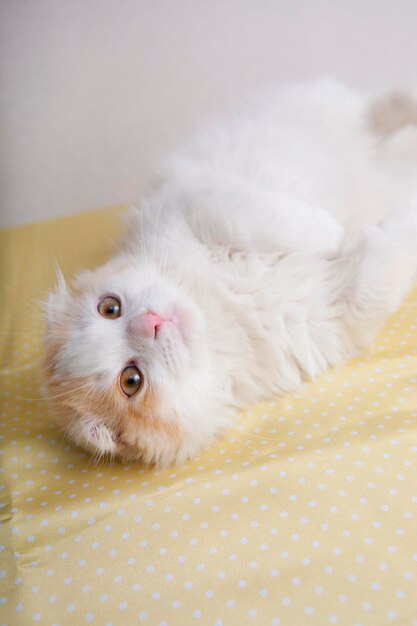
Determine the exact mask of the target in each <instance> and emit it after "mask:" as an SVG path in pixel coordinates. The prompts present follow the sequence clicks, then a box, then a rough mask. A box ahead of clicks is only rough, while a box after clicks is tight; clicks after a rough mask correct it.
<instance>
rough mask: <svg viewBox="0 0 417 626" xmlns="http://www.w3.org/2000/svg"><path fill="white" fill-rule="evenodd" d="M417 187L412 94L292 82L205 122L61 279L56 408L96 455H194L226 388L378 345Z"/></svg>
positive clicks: (51, 342) (397, 291)
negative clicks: (110, 254) (369, 94)
mask: <svg viewBox="0 0 417 626" xmlns="http://www.w3.org/2000/svg"><path fill="white" fill-rule="evenodd" d="M416 199H417V106H416V105H415V104H414V102H413V101H412V99H410V98H408V97H400V96H392V97H387V98H385V99H384V98H383V99H381V100H377V101H374V100H370V99H368V98H366V97H363V96H361V95H358V94H356V93H352V92H351V91H349V90H348V89H347V88H346V87H344V86H342V85H340V84H337V83H334V82H331V81H319V82H316V83H313V84H304V85H291V86H284V87H279V88H274V89H270V90H268V91H266V92H265V93H263V94H262V96H260V97H258V98H256V99H253V101H252V102H250V103H248V104H246V105H245V106H241V108H240V111H239V113H237V114H236V115H234V116H230V117H228V118H227V119H224V120H222V121H218V122H216V123H212V124H211V125H208V126H206V127H205V128H204V129H202V131H200V132H199V133H197V134H196V135H195V136H194V137H192V138H191V139H190V140H189V141H188V142H185V144H184V145H182V146H181V147H180V148H179V149H178V150H177V151H176V152H175V153H174V154H173V155H172V156H171V157H170V158H168V159H167V161H166V163H165V165H164V173H163V177H162V180H161V183H160V185H159V187H158V189H157V190H156V191H155V192H153V193H152V194H151V195H150V196H149V197H148V198H147V199H145V200H144V201H143V202H142V203H141V206H140V208H139V209H137V210H136V211H134V212H133V213H132V214H131V215H130V218H129V221H128V226H127V232H126V236H125V238H124V240H123V242H122V244H121V246H120V249H119V252H118V254H117V255H116V256H115V257H114V258H112V259H111V260H110V261H109V262H108V263H107V264H106V265H104V266H103V267H100V268H98V269H97V270H95V271H93V272H91V271H87V272H83V273H82V274H80V275H79V276H78V277H77V278H76V279H75V281H74V283H73V285H72V287H71V288H69V287H67V286H66V284H65V282H64V280H63V279H62V278H61V279H60V280H59V285H58V287H57V289H56V291H55V292H54V293H52V294H51V295H50V298H49V302H48V307H47V308H48V315H47V317H48V321H47V331H46V338H45V345H46V359H45V368H44V370H45V380H46V383H47V388H48V395H50V396H53V397H54V405H53V414H54V416H56V418H57V419H58V420H59V423H60V424H61V425H62V427H63V428H65V429H66V431H67V433H68V434H69V436H70V437H71V438H72V439H73V440H74V441H75V442H76V443H77V444H80V445H81V446H83V447H86V448H87V449H89V450H91V451H94V452H96V453H97V454H98V455H102V454H109V455H111V456H114V455H118V456H121V457H123V458H125V459H140V460H142V461H143V462H145V463H148V464H157V465H159V466H165V465H169V464H172V463H183V462H184V461H185V460H186V459H187V458H188V457H193V456H195V455H196V454H197V453H198V452H199V451H200V450H201V449H202V448H206V447H207V446H209V445H210V443H211V442H212V441H213V439H214V438H215V436H217V435H218V434H219V433H221V431H222V427H223V426H224V425H225V424H226V423H227V422H228V419H229V418H228V416H229V411H227V407H228V405H234V406H244V405H247V404H248V403H253V402H256V401H257V400H259V399H261V398H265V397H271V396H274V395H277V394H278V395H279V394H285V393H289V392H292V391H294V390H296V389H297V388H298V387H300V385H301V384H302V382H303V381H305V380H307V379H309V378H312V377H316V376H318V375H319V374H320V373H321V372H323V370H325V369H326V368H327V367H329V366H334V365H339V364H341V363H342V362H343V361H345V360H346V359H348V358H350V357H352V356H354V355H357V354H358V353H359V352H360V351H361V350H362V349H363V348H364V347H365V346H367V345H369V344H370V342H371V341H372V339H373V337H374V336H375V333H376V331H377V330H378V329H379V327H380V325H381V323H382V322H383V321H384V319H385V318H386V317H387V315H389V314H390V313H391V312H392V311H393V310H394V309H395V307H397V305H398V304H399V303H400V301H401V299H402V298H403V297H404V295H405V294H406V292H407V291H408V289H409V288H410V286H411V284H412V281H413V280H414V277H415V274H416V270H417V202H416ZM387 215H388V217H386V216H387ZM381 220H382V221H381ZM376 224H377V225H376Z"/></svg>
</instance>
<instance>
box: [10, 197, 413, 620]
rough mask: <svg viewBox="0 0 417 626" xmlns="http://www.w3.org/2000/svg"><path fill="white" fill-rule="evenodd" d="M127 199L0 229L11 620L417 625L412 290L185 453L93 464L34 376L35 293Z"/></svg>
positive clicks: (96, 255) (109, 232) (98, 243)
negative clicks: (335, 356)
mask: <svg viewBox="0 0 417 626" xmlns="http://www.w3.org/2000/svg"><path fill="white" fill-rule="evenodd" d="M120 210H121V209H113V210H110V211H101V212H95V213H90V214H85V215H81V216H76V217H71V218H67V219H61V220H57V221H53V222H52V221H51V222H46V223H42V224H38V225H33V226H28V227H20V228H16V229H12V230H7V231H4V232H3V233H2V236H1V252H2V279H1V303H2V307H1V308H2V318H3V328H2V335H1V337H2V343H3V350H2V370H1V399H2V407H1V431H0V432H1V443H2V453H1V457H0V458H1V464H2V468H1V472H2V473H1V476H0V482H1V489H2V491H1V492H0V494H1V498H2V505H3V508H2V510H1V516H2V517H1V519H2V527H1V535H2V540H1V544H2V545H1V550H2V551H1V552H0V559H1V566H0V570H1V578H0V584H1V593H0V596H1V599H0V623H1V624H7V625H8V626H15V625H20V624H24V625H26V624H32V623H34V622H35V623H36V622H39V623H40V624H42V625H45V626H46V625H51V626H52V625H59V626H63V625H67V624H71V625H72V624H76V625H79V624H84V623H87V622H91V623H93V624H97V625H100V626H101V625H103V626H104V625H110V624H112V625H113V626H117V625H119V624H120V625H123V626H126V625H130V624H136V623H137V624H142V623H143V624H147V625H149V626H158V625H159V626H163V625H166V626H189V625H192V624H196V625H198V624H200V625H208V624H210V625H212V626H235V625H239V626H240V625H243V624H253V625H254V626H278V625H281V626H304V625H305V624H312V625H314V626H324V625H326V624H338V625H342V626H354V625H356V626H359V625H361V626H383V625H385V624H395V625H401V626H405V625H407V626H408V625H410V626H411V625H413V626H416V625H417V510H416V508H417V507H416V504H417V463H416V457H417V454H416V453H417V352H416V350H417V324H416V311H417V309H416V304H415V302H414V299H417V298H416V296H417V292H416V293H414V294H411V295H410V296H409V298H408V300H407V301H406V302H405V303H404V304H403V306H402V307H401V309H400V310H399V311H398V313H397V314H396V315H395V316H394V317H393V318H392V319H391V320H389V322H388V323H387V324H386V326H385V329H384V330H383V332H382V333H381V335H380V336H379V339H378V341H377V342H376V345H375V347H374V349H373V351H372V353H370V354H369V355H366V356H364V357H363V358H361V359H358V360H355V361H353V362H351V363H349V364H348V365H346V366H345V367H343V368H341V369H340V370H338V371H332V372H329V373H328V375H325V376H323V377H322V378H321V379H320V380H318V381H316V382H315V383H313V384H310V385H307V386H306V387H305V388H304V389H303V391H302V393H301V394H300V395H299V396H297V397H286V398H284V399H281V400H278V399H277V400H275V401H269V402H264V403H262V404H260V405H259V406H256V407H253V408H252V410H249V411H248V412H247V413H245V414H242V415H241V417H240V419H239V421H238V422H237V425H236V427H235V428H233V429H232V430H230V431H228V432H227V433H226V434H225V437H224V438H223V439H222V440H221V441H219V442H218V444H217V445H215V446H214V447H213V448H212V449H211V450H210V451H209V452H207V453H205V454H203V455H201V457H200V458H199V459H198V460H197V461H195V462H190V463H187V465H186V466H184V467H180V468H175V469H167V470H163V471H155V470H149V469H144V468H143V467H142V466H141V465H140V464H135V463H132V464H131V465H122V464H120V463H113V464H101V465H95V464H94V463H92V462H91V460H90V458H89V455H88V454H86V453H84V452H82V451H80V450H79V449H76V448H74V447H73V446H72V445H71V444H69V443H68V442H67V441H66V440H65V439H63V437H62V434H61V433H59V432H58V431H57V429H56V427H55V425H54V423H53V421H52V420H51V418H50V416H49V415H48V405H47V403H46V402H45V401H44V400H43V399H42V398H41V396H40V390H39V386H38V363H39V358H40V355H41V350H42V347H41V340H40V338H41V328H42V323H41V321H40V310H41V307H40V306H39V302H40V301H42V299H43V298H44V296H45V292H46V290H47V289H48V288H50V287H51V286H52V284H53V280H54V278H53V276H54V263H55V262H58V263H59V264H60V265H61V266H62V268H63V270H64V273H65V274H66V275H71V274H72V273H73V272H74V271H76V270H77V269H78V268H80V267H83V266H88V265H90V266H92V265H95V264H96V263H99V262H101V261H103V260H104V258H105V257H106V255H107V254H108V253H109V251H110V250H111V248H112V239H114V238H116V237H117V233H118V225H117V224H118V219H117V216H118V214H119V212H120Z"/></svg>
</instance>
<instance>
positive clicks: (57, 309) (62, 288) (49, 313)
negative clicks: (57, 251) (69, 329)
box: [45, 265, 70, 330]
mask: <svg viewBox="0 0 417 626" xmlns="http://www.w3.org/2000/svg"><path fill="white" fill-rule="evenodd" d="M55 277H56V285H55V288H54V289H53V290H52V291H51V292H50V293H49V295H48V298H47V301H46V306H45V309H46V322H47V326H48V329H49V330H50V329H51V328H52V327H53V326H54V325H55V324H57V323H58V322H59V321H60V320H61V317H62V312H63V309H64V306H65V304H66V302H67V301H68V298H69V296H70V291H69V289H68V286H67V283H66V282H65V278H64V275H63V273H62V271H61V269H60V268H59V267H58V265H56V266H55Z"/></svg>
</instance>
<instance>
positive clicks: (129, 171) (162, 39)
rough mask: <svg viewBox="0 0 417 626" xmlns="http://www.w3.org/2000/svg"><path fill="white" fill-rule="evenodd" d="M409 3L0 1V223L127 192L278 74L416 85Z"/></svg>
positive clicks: (132, 194) (416, 25)
mask: <svg viewBox="0 0 417 626" xmlns="http://www.w3.org/2000/svg"><path fill="white" fill-rule="evenodd" d="M416 72H417V2H416V1H415V0H395V1H394V0H360V1H359V0H334V1H330V0H328V1H324V0H298V1H297V0H282V1H279V0H275V1H273V0H159V1H157V0H154V1H151V0H71V1H69V0H0V145H1V152H0V158H1V162H0V190H1V191H0V194H1V197H0V200H1V216H2V220H1V225H2V226H8V225H13V224H21V223H26V222H33V221H37V220H41V219H46V218H50V217H57V216H61V215H65V214H68V213H75V212H80V211H85V210H89V209H93V208H98V207H103V206H108V205H111V204H116V203H120V202H124V201H129V202H135V201H137V200H138V199H139V198H140V196H141V194H142V193H144V191H145V190H146V187H147V185H149V184H150V181H151V180H152V173H153V172H154V171H155V168H156V167H157V163H158V158H159V156H160V155H161V154H163V153H164V152H165V151H166V150H168V149H169V148H170V147H172V146H173V144H175V142H176V141H177V140H178V139H179V138H180V137H181V136H182V135H183V134H184V133H186V132H187V131H188V130H190V129H191V128H192V127H193V125H194V124H195V123H196V121H197V120H198V119H201V118H203V117H205V116H207V115H209V114H210V112H213V111H216V110H219V109H221V108H222V106H223V105H224V103H225V102H229V101H230V100H232V99H233V98H236V99H239V97H240V96H241V95H243V94H245V93H246V92H248V91H252V90H253V89H256V88H257V87H258V86H263V85H265V84H268V83H271V82H273V81H284V80H285V81H287V80H291V81H293V80H299V79H309V78H314V77H317V76H323V75H327V76H329V75H330V76H334V77H337V78H340V79H342V80H345V81H347V82H348V83H350V84H352V85H353V86H358V87H360V88H370V89H373V90H374V89H377V90H380V89H384V88H392V87H404V86H407V85H408V84H409V83H414V84H415V83H416V82H417V80H416Z"/></svg>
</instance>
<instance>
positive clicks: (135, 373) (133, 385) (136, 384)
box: [120, 365, 143, 398]
mask: <svg viewBox="0 0 417 626" xmlns="http://www.w3.org/2000/svg"><path fill="white" fill-rule="evenodd" d="M142 383H143V376H142V374H141V372H140V371H139V370H138V368H137V367H136V365H128V366H127V367H125V369H124V370H123V372H122V373H121V374H120V388H121V390H122V391H123V393H124V394H125V395H126V396H128V397H129V398H130V397H131V396H134V395H135V393H137V392H138V391H139V389H140V388H141V387H142Z"/></svg>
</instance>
